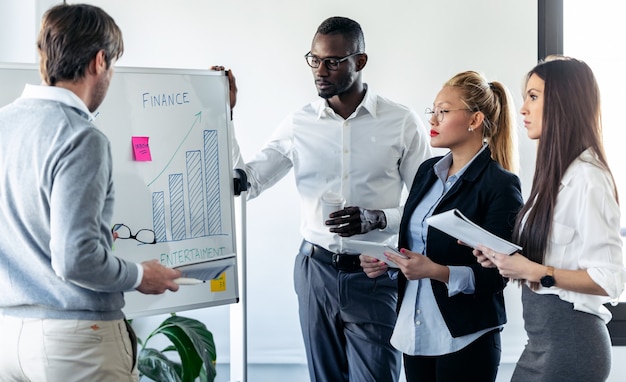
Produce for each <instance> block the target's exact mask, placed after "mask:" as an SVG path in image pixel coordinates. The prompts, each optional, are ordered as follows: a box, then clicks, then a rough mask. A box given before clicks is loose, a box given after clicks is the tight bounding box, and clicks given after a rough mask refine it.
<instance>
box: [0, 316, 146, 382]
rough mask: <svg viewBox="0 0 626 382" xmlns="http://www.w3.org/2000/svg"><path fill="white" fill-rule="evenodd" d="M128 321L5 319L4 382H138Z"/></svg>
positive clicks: (0, 337)
mask: <svg viewBox="0 0 626 382" xmlns="http://www.w3.org/2000/svg"><path fill="white" fill-rule="evenodd" d="M131 335H134V334H133V333H132V329H130V331H129V329H127V326H126V322H125V320H114V321H90V320H49V319H32V318H26V319H22V318H16V317H10V316H1V315H0V341H1V342H0V382H9V381H11V382H17V381H20V382H21V381H32V382H74V381H76V382H85V381H98V382H108V381H110V382H127V381H128V382H137V381H138V380H139V376H138V373H137V369H136V367H135V358H134V357H135V351H134V350H133V347H134V346H136V343H135V344H134V343H133V341H131Z"/></svg>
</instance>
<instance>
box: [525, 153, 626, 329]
mask: <svg viewBox="0 0 626 382" xmlns="http://www.w3.org/2000/svg"><path fill="white" fill-rule="evenodd" d="M619 231H620V208H619V205H618V203H617V202H616V200H615V187H614V184H613V180H612V178H611V176H610V174H609V172H608V171H606V170H605V169H604V168H603V167H602V165H601V163H600V161H599V160H598V159H597V157H596V156H595V154H594V153H593V152H591V151H590V150H586V151H584V152H583V153H582V154H581V155H580V156H579V157H578V158H576V160H574V161H573V162H572V164H571V165H570V166H569V168H568V169H567V171H566V172H565V174H564V175H563V179H562V180H561V186H560V190H559V194H558V196H557V202H556V206H555V208H554V218H553V223H552V232H551V233H550V237H549V243H548V246H547V249H546V255H545V260H544V263H545V265H551V266H553V267H555V268H561V269H570V270H578V269H585V270H587V273H588V274H589V276H590V277H591V279H592V280H593V281H594V282H596V283H597V284H598V285H599V286H601V287H602V288H603V289H604V290H605V291H606V293H607V294H608V296H596V295H591V294H586V293H578V292H572V291H569V290H564V289H561V288H558V287H556V286H554V287H552V288H544V287H541V286H540V288H539V289H538V290H537V291H536V292H537V293H540V294H557V295H558V296H559V297H560V298H561V299H562V300H564V301H568V302H571V303H573V304H574V309H576V310H579V311H583V312H587V313H591V314H595V315H597V316H599V317H601V318H602V319H604V321H605V322H609V321H610V320H611V313H610V312H609V310H608V309H606V307H604V306H603V304H605V303H607V302H610V301H611V300H614V299H617V298H618V297H619V296H620V294H621V293H622V291H623V289H624V282H625V281H626V272H625V271H624V262H623V254H622V239H621V237H620V234H619ZM557 282H558V280H557Z"/></svg>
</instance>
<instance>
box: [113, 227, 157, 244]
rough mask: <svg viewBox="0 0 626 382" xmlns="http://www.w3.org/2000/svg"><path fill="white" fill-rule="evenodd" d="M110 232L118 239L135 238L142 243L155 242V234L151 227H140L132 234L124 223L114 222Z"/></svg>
mask: <svg viewBox="0 0 626 382" xmlns="http://www.w3.org/2000/svg"><path fill="white" fill-rule="evenodd" d="M111 233H112V234H114V235H116V236H117V238H118V239H135V240H137V241H138V242H140V243H143V244H156V235H155V234H154V231H153V230H151V229H140V230H139V231H137V233H135V234H134V235H133V233H132V232H131V230H130V228H129V227H128V226H127V225H126V224H114V225H113V228H111Z"/></svg>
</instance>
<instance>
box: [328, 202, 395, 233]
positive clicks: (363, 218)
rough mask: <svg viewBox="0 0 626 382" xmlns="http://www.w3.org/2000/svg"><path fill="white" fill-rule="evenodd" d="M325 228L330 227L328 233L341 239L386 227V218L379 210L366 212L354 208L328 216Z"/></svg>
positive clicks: (365, 210) (366, 210) (347, 208)
mask: <svg viewBox="0 0 626 382" xmlns="http://www.w3.org/2000/svg"><path fill="white" fill-rule="evenodd" d="M325 223H326V225H327V226H332V227H331V228H330V232H333V233H336V234H338V235H339V236H342V237H348V236H352V235H358V234H364V233H367V232H369V231H371V230H374V229H383V228H385V227H387V218H386V217H385V213H384V212H383V211H381V210H368V209H365V208H359V207H355V206H350V207H346V208H344V209H343V210H339V211H335V212H333V213H332V214H330V219H328V220H326V222H325Z"/></svg>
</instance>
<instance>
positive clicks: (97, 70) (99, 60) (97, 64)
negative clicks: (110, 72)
mask: <svg viewBox="0 0 626 382" xmlns="http://www.w3.org/2000/svg"><path fill="white" fill-rule="evenodd" d="M106 70H107V60H106V54H105V53H104V50H102V49H101V50H99V51H98V53H96V55H95V57H94V58H93V59H92V60H91V61H90V62H89V71H90V72H91V73H92V74H101V73H103V72H106Z"/></svg>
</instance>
